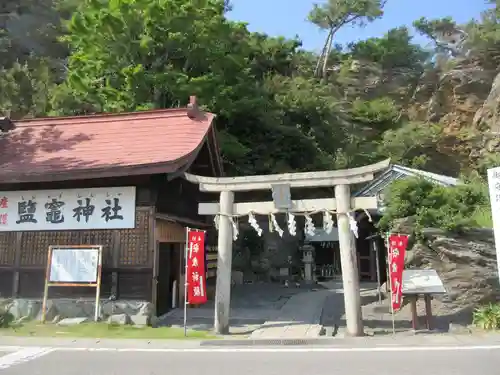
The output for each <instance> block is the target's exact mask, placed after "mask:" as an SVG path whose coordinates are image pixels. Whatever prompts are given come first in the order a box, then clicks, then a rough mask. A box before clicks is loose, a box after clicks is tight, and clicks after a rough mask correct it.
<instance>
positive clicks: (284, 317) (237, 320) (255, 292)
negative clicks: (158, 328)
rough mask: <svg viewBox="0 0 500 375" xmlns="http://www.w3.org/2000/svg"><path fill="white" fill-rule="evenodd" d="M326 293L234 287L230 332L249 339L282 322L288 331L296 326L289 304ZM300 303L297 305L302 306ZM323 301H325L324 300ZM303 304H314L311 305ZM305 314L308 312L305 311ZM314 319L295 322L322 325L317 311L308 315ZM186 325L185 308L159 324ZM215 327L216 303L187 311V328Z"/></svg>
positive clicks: (269, 286)
mask: <svg viewBox="0 0 500 375" xmlns="http://www.w3.org/2000/svg"><path fill="white" fill-rule="evenodd" d="M321 289H325V288H324V287H323V286H320V285H319V286H318V285H300V287H296V286H295V285H293V286H291V287H289V288H287V287H284V286H283V285H282V284H278V283H255V284H244V285H235V286H233V288H232V290H231V313H230V332H231V334H232V335H240V336H248V335H250V334H252V332H254V331H255V330H258V329H259V328H261V327H262V325H265V324H266V322H269V323H270V322H279V323H278V324H280V325H281V330H282V331H284V330H287V327H288V326H290V322H292V323H293V321H294V320H293V318H294V317H293V316H291V314H290V313H287V312H286V311H287V309H289V308H288V307H286V306H287V305H288V303H289V302H290V301H291V300H292V299H294V298H296V297H297V296H302V297H300V298H301V299H303V298H304V297H303V296H304V295H308V294H311V293H317V291H318V290H321ZM299 301H300V299H299V300H297V302H299ZM323 301H324V300H323ZM297 302H291V303H292V304H291V305H288V306H293V304H295V305H299V306H302V307H303V305H301V304H302V302H299V303H297ZM304 303H311V301H309V302H307V301H304ZM302 310H303V311H304V310H305V309H302ZM311 314H312V315H313V316H314V317H315V318H314V319H312V318H311V317H308V316H306V314H305V313H304V314H302V316H298V315H297V314H296V315H297V316H296V317H295V321H300V320H302V321H304V322H310V321H314V322H316V324H317V323H319V318H317V315H318V310H314V311H312V310H311V312H310V314H309V315H311ZM183 321H184V310H183V309H182V308H179V309H175V310H172V311H170V312H169V313H168V314H166V315H164V316H163V317H161V319H160V321H159V324H160V325H166V326H172V327H182V326H183V323H184V322H183ZM213 323H214V306H213V302H209V303H208V304H206V305H203V306H202V307H199V308H193V309H188V313H187V326H188V328H189V329H194V330H210V329H212V328H213ZM270 324H271V323H270Z"/></svg>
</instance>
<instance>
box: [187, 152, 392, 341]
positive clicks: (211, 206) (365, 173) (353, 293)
mask: <svg viewBox="0 0 500 375" xmlns="http://www.w3.org/2000/svg"><path fill="white" fill-rule="evenodd" d="M389 163H390V160H389V159H387V160H384V161H383V162H380V163H377V164H372V165H367V166H365V167H360V168H352V169H345V170H336V171H325V172H306V173H285V174H279V175H267V176H251V177H219V178H216V177H203V176H195V175H191V174H188V173H185V174H184V177H185V178H186V179H187V180H188V181H190V182H193V183H196V184H199V186H200V191H204V192H219V193H220V201H219V203H200V204H199V205H198V214H200V215H219V238H218V257H217V285H216V292H215V322H214V328H215V331H216V332H217V333H218V334H228V333H229V316H230V307H231V265H232V256H233V254H232V248H233V235H232V234H233V233H232V231H233V228H232V223H231V219H230V216H231V215H236V216H244V215H248V214H249V213H250V212H259V213H266V214H271V213H277V212H278V211H277V210H276V209H275V206H274V203H273V202H252V203H234V192H235V191H253V190H271V189H272V185H276V184H287V185H289V186H290V188H294V187H295V188H305V187H322V186H335V199H331V198H327V199H304V200H292V209H290V212H314V211H319V210H325V209H326V210H332V211H333V210H336V211H337V221H338V223H337V224H338V231H339V245H340V246H339V247H340V254H341V263H342V281H343V288H344V302H345V316H346V323H347V334H349V335H351V336H361V335H363V319H362V315H361V297H360V290H359V273H358V270H357V269H358V266H357V257H356V252H355V248H354V243H353V235H352V233H351V230H350V225H349V216H348V215H349V213H350V212H352V211H354V210H356V209H376V208H377V199H376V197H365V198H354V199H351V195H350V187H349V186H350V185H351V184H358V183H363V182H368V181H371V180H373V178H374V173H376V172H379V171H382V170H384V169H386V168H387V167H388V166H389Z"/></svg>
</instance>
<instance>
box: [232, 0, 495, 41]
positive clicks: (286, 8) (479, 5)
mask: <svg viewBox="0 0 500 375" xmlns="http://www.w3.org/2000/svg"><path fill="white" fill-rule="evenodd" d="M231 2H232V4H233V8H234V9H233V11H232V12H231V13H229V18H231V19H233V20H238V21H245V22H247V23H248V24H249V25H248V28H249V29H250V30H251V31H259V32H265V33H266V34H269V35H272V36H279V35H281V36H285V37H289V38H293V37H294V36H295V35H299V37H300V38H301V39H302V41H303V43H304V48H306V49H313V50H320V49H321V48H322V45H323V43H324V39H325V36H324V34H322V33H321V32H319V31H318V29H317V28H316V27H315V26H314V25H312V24H310V23H309V22H308V21H307V14H308V12H309V10H310V9H311V8H312V5H313V4H314V3H322V2H323V0H231ZM485 9H487V5H485V1H484V0H389V1H388V2H387V5H386V7H385V14H384V17H383V18H382V19H380V20H377V21H375V22H373V23H372V24H370V25H368V26H367V27H365V28H362V29H360V28H351V27H346V28H344V29H342V30H341V31H339V33H338V34H337V36H336V42H338V43H342V44H344V43H347V42H351V41H355V40H359V39H366V38H369V37H378V36H382V35H383V34H384V33H385V32H386V31H387V30H389V29H391V28H394V27H398V26H401V25H408V26H411V24H412V22H413V21H414V20H415V19H418V18H420V17H426V18H442V17H447V16H451V17H453V18H454V19H455V20H456V21H457V22H459V23H464V22H467V21H468V20H470V19H471V18H478V17H479V14H480V13H481V11H483V10H485ZM415 41H416V42H419V43H422V44H424V45H425V44H426V41H425V39H423V38H421V37H418V36H416V38H415Z"/></svg>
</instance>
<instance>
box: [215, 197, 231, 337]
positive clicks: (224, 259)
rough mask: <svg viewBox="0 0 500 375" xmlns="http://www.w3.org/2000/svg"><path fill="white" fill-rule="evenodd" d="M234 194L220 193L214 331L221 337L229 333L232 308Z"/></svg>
mask: <svg viewBox="0 0 500 375" xmlns="http://www.w3.org/2000/svg"><path fill="white" fill-rule="evenodd" d="M233 203H234V193H233V192H232V191H222V192H221V193H220V202H219V207H220V216H219V235H218V243H217V246H218V253H217V283H216V284H215V285H216V289H215V322H214V329H215V332H217V333H218V334H220V335H226V334H228V333H229V316H230V308H231V269H232V263H233V233H232V231H233V227H232V224H231V220H230V219H229V216H228V215H232V214H233Z"/></svg>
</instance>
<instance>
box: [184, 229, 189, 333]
mask: <svg viewBox="0 0 500 375" xmlns="http://www.w3.org/2000/svg"><path fill="white" fill-rule="evenodd" d="M188 247H189V227H186V246H185V248H184V337H187V304H188V302H187V294H188Z"/></svg>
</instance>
